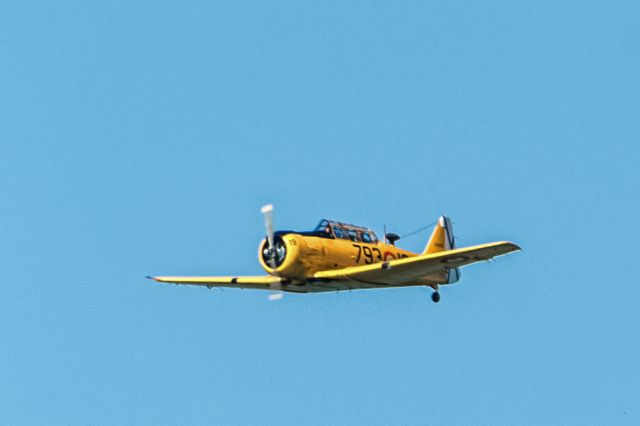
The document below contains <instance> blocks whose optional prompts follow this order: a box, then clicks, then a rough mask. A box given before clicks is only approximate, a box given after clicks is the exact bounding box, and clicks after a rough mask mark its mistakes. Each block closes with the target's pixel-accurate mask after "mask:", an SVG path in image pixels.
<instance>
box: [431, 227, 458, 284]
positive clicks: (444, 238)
mask: <svg viewBox="0 0 640 426" xmlns="http://www.w3.org/2000/svg"><path fill="white" fill-rule="evenodd" d="M454 248H456V241H455V238H454V237H453V226H452V224H451V219H449V218H448V217H447V216H440V218H439V219H438V223H437V224H436V227H435V228H433V232H432V233H431V238H429V242H428V243H427V246H426V247H425V248H424V251H423V252H422V254H429V253H437V252H440V251H446V250H453V249H454ZM448 272H449V273H448V279H447V284H453V283H455V282H457V281H458V280H459V279H460V270H459V269H458V268H451V269H449V270H448Z"/></svg>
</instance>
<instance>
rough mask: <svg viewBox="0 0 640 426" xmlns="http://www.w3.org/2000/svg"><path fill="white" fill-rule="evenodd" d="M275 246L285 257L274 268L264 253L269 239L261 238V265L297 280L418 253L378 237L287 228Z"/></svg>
mask: <svg viewBox="0 0 640 426" xmlns="http://www.w3.org/2000/svg"><path fill="white" fill-rule="evenodd" d="M276 247H278V249H279V254H280V255H282V257H281V258H278V262H277V265H275V267H274V263H273V262H271V264H270V260H269V258H268V257H267V256H266V255H265V253H266V250H267V248H268V242H267V241H266V239H264V240H262V242H261V243H260V246H259V250H258V259H259V261H260V265H261V266H262V267H263V268H264V270H265V271H266V272H267V273H268V274H270V275H274V276H279V277H283V278H289V279H294V280H295V279H300V280H304V279H307V278H309V277H313V274H315V273H316V272H318V271H324V270H329V269H338V268H345V267H349V266H361V265H367V264H371V263H378V262H385V261H389V260H393V259H401V258H404V257H412V256H416V253H412V252H410V251H407V250H403V249H401V248H398V247H396V246H394V245H391V244H385V243H382V242H380V241H377V240H375V241H372V242H364V241H358V240H357V239H355V240H350V239H343V238H335V237H333V236H332V237H319V236H312V235H302V233H296V232H287V231H280V232H277V233H276ZM283 248H284V250H283Z"/></svg>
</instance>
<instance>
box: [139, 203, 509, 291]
mask: <svg viewBox="0 0 640 426" xmlns="http://www.w3.org/2000/svg"><path fill="white" fill-rule="evenodd" d="M261 211H262V214H263V215H264V219H265V227H266V231H267V233H266V235H267V236H266V238H265V239H263V240H262V241H261V243H260V246H259V248H258V260H259V262H260V265H261V266H262V267H263V268H264V270H265V271H266V272H267V273H268V275H265V276H253V277H252V276H227V277H187V276H182V277H179V276H175V277H147V278H150V279H153V280H155V281H157V282H160V283H173V284H186V285H199V286H206V287H209V288H212V287H232V288H249V289H260V290H272V291H286V292H291V293H319V292H325V291H342V290H359V289H369V288H389V287H409V286H428V287H431V288H432V289H433V290H434V292H433V293H432V295H431V299H432V300H433V301H434V302H436V303H437V302H439V301H440V293H439V291H438V289H439V286H440V285H446V284H454V283H456V282H457V281H458V280H459V279H460V269H459V268H460V267H462V266H466V265H470V264H472V263H476V262H480V261H488V260H489V259H492V258H494V257H496V256H501V255H504V254H507V253H510V252H512V251H516V250H520V247H518V246H517V245H516V244H514V243H510V242H507V241H500V242H495V243H488V244H481V245H476V246H470V247H463V248H456V247H455V240H454V238H453V231H452V226H451V220H450V219H449V218H448V217H446V216H441V217H440V218H439V219H438V222H437V224H436V226H435V228H434V230H433V233H432V234H431V238H429V242H428V243H427V245H426V247H425V249H424V251H423V252H422V253H420V254H417V253H412V252H410V251H407V250H403V249H401V248H398V247H396V246H395V242H396V241H397V240H398V239H399V238H400V237H398V236H397V235H396V234H392V233H390V234H385V236H384V241H380V240H378V238H377V237H376V234H375V233H374V232H373V231H372V230H370V229H367V228H362V227H359V226H354V225H348V224H346V223H341V222H336V221H332V220H326V219H325V220H322V221H321V222H320V224H319V225H318V226H317V227H316V228H315V229H314V230H313V231H310V232H295V231H277V232H274V228H273V206H272V205H267V206H264V207H263V208H262V209H261Z"/></svg>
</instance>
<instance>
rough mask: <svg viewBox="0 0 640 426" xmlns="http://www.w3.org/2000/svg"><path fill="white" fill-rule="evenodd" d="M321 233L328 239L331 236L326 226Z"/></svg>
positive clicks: (329, 229)
mask: <svg viewBox="0 0 640 426" xmlns="http://www.w3.org/2000/svg"><path fill="white" fill-rule="evenodd" d="M323 232H324V235H325V236H326V237H330V236H331V228H330V227H328V226H327V227H326V228H324V231H323Z"/></svg>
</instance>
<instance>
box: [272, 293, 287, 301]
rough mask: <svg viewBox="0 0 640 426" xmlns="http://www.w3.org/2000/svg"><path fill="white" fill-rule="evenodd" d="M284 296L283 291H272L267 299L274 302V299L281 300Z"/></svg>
mask: <svg viewBox="0 0 640 426" xmlns="http://www.w3.org/2000/svg"><path fill="white" fill-rule="evenodd" d="M283 297H284V293H273V294H270V295H269V300H270V301H272V302H275V301H276V300H281V299H282V298H283Z"/></svg>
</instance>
